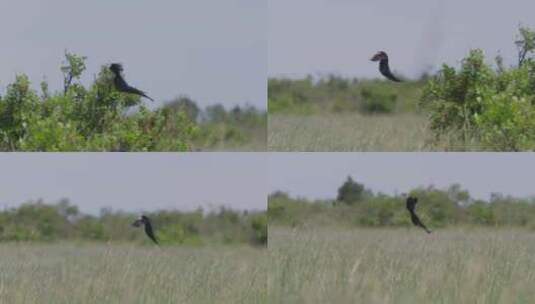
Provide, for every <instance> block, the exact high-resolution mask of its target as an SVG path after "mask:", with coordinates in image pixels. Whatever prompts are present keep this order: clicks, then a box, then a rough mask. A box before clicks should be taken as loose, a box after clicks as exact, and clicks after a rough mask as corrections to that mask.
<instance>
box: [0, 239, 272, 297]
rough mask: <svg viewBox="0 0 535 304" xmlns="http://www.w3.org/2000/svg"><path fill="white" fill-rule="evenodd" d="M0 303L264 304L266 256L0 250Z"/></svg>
mask: <svg viewBox="0 0 535 304" xmlns="http://www.w3.org/2000/svg"><path fill="white" fill-rule="evenodd" d="M0 252H2V259H1V260H0V303H12V304H15V303H55V304H59V303H80V304H82V303H158V304H161V303H267V287H266V280H267V271H266V266H267V258H266V254H265V250H261V249H255V248H252V247H247V246H243V247H230V246H228V247H223V246H219V247H202V248H188V247H161V248H158V247H154V246H136V245H133V244H130V245H127V244H124V245H116V244H108V245H106V244H75V243H58V244H31V243H21V244H14V243H12V244H9V243H7V244H6V243H5V244H2V245H0Z"/></svg>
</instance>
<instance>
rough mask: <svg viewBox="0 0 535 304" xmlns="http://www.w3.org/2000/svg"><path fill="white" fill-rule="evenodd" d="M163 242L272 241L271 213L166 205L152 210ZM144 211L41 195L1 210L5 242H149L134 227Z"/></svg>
mask: <svg viewBox="0 0 535 304" xmlns="http://www.w3.org/2000/svg"><path fill="white" fill-rule="evenodd" d="M145 215H147V216H149V217H150V219H151V221H152V222H153V225H154V228H155V231H156V235H157V237H158V239H159V240H160V243H162V244H170V245H173V244H174V245H180V244H183V245H192V246H201V245H208V244H252V245H259V246H265V245H266V244H267V217H266V213H265V212H247V211H241V212H240V211H235V210H231V209H228V208H223V207H222V208H220V209H217V210H212V211H210V212H204V211H203V210H202V209H198V210H196V211H192V212H181V211H174V210H161V211H156V212H151V213H146V214H145ZM137 217H139V214H133V213H129V212H123V211H112V210H111V209H107V208H104V209H102V210H101V212H100V214H99V215H89V214H83V213H81V212H80V211H79V208H78V207H77V206H76V205H73V204H71V203H70V202H69V200H68V199H63V200H61V201H60V202H58V203H56V204H46V203H44V202H43V201H41V200H39V201H36V202H28V203H24V204H22V205H20V206H19V207H16V208H9V209H5V210H3V211H1V212H0V241H4V242H6V241H42V242H50V241H62V240H76V241H101V242H132V241H135V242H139V243H143V242H146V243H149V242H150V241H148V239H147V238H146V236H145V234H144V232H143V230H142V229H137V228H135V227H132V223H133V222H134V220H135V219H136V218H137Z"/></svg>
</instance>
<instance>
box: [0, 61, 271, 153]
mask: <svg viewBox="0 0 535 304" xmlns="http://www.w3.org/2000/svg"><path fill="white" fill-rule="evenodd" d="M85 61H86V57H83V56H79V55H76V54H72V53H68V52H66V54H65V61H64V63H63V65H62V66H61V72H62V73H63V76H64V83H63V91H62V92H50V90H49V84H48V82H47V81H46V80H43V81H42V82H41V84H40V90H39V91H37V90H35V89H34V88H33V87H32V84H31V83H30V81H29V79H28V77H27V76H26V75H24V74H20V75H17V76H16V79H15V81H14V82H13V83H11V84H9V85H8V86H7V90H6V92H5V94H4V95H3V96H0V150H1V151H196V150H250V151H262V150H265V143H266V124H267V122H266V113H265V111H263V110H258V109H256V108H254V107H252V106H236V107H234V108H232V109H225V107H223V106H222V105H221V104H214V105H212V106H208V107H206V108H204V109H201V108H199V106H197V104H196V102H195V101H194V100H192V99H190V98H189V97H186V96H181V97H178V98H176V99H174V100H169V101H167V102H165V103H164V104H163V105H162V106H161V107H159V108H156V109H149V108H148V107H147V106H145V104H144V103H143V102H142V101H141V99H140V97H138V96H136V95H132V94H124V93H119V92H117V91H116V90H115V89H114V87H113V78H112V77H113V76H112V73H111V72H110V71H109V69H108V67H107V66H102V68H101V70H100V72H99V73H98V75H96V76H95V79H94V81H93V83H91V84H90V85H89V86H84V85H83V84H82V83H81V82H80V78H81V76H82V75H83V73H84V72H85V69H86V66H85Z"/></svg>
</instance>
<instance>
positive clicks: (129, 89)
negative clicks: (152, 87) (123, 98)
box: [125, 86, 154, 101]
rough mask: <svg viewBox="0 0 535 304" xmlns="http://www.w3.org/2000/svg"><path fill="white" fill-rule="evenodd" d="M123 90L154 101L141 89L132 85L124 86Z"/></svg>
mask: <svg viewBox="0 0 535 304" xmlns="http://www.w3.org/2000/svg"><path fill="white" fill-rule="evenodd" d="M125 92H127V93H132V94H136V95H140V96H143V97H145V98H148V99H150V100H151V101H154V99H152V98H150V97H149V96H147V94H145V92H143V91H141V90H138V89H136V88H134V87H131V86H127V87H126V88H125Z"/></svg>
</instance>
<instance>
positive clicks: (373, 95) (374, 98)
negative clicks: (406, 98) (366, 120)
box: [360, 87, 398, 113]
mask: <svg viewBox="0 0 535 304" xmlns="http://www.w3.org/2000/svg"><path fill="white" fill-rule="evenodd" d="M360 95H361V96H362V100H361V105H360V112H362V113H392V112H394V110H395V109H396V101H397V98H398V96H397V95H396V94H394V93H391V92H388V91H385V90H381V89H372V88H371V87H364V88H362V91H361V92H360Z"/></svg>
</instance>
